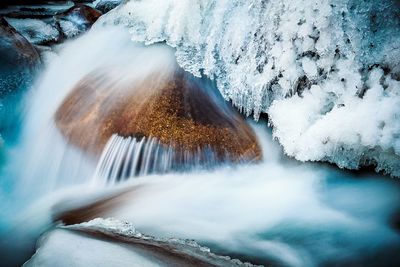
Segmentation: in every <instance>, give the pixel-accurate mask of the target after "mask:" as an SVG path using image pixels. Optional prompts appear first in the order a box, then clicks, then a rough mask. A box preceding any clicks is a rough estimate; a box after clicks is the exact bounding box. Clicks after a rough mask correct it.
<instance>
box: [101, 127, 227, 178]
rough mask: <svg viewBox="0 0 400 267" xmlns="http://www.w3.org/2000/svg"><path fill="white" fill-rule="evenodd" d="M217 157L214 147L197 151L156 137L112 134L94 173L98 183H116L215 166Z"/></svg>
mask: <svg viewBox="0 0 400 267" xmlns="http://www.w3.org/2000/svg"><path fill="white" fill-rule="evenodd" d="M217 159H218V156H217V154H216V153H215V152H213V150H212V149H211V147H205V148H200V147H199V148H198V149H197V151H196V152H191V151H186V150H179V149H175V147H174V146H173V145H164V144H161V143H160V142H159V141H158V140H157V139H156V138H154V137H141V138H136V137H122V136H119V135H117V134H114V135H112V136H111V138H110V139H109V140H108V142H107V144H106V146H105V147H104V149H103V152H102V154H101V157H100V160H99V162H98V165H97V168H96V172H95V175H94V183H95V184H102V185H104V184H116V183H118V182H120V181H123V180H127V179H128V178H131V177H137V176H144V175H149V174H153V173H158V174H163V173H168V172H171V171H188V170H192V169H196V168H205V169H208V168H212V167H213V166H215V164H216V162H220V163H221V160H220V159H219V160H217Z"/></svg>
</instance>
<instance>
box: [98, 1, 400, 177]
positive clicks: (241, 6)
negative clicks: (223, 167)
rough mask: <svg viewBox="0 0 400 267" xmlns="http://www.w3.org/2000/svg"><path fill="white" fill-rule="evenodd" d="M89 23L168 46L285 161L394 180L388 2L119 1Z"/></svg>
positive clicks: (395, 57)
mask: <svg viewBox="0 0 400 267" xmlns="http://www.w3.org/2000/svg"><path fill="white" fill-rule="evenodd" d="M99 24H124V25H126V26H127V27H128V28H129V30H130V32H131V35H132V39H133V40H134V41H141V42H145V43H154V42H161V41H166V42H167V43H168V44H169V45H171V46H173V47H175V48H176V49H177V50H176V56H177V59H178V62H179V64H180V65H181V66H182V67H183V68H185V69H186V70H188V71H190V72H192V73H193V74H194V75H197V76H201V75H206V76H208V77H210V78H213V79H215V80H216V82H217V85H218V88H219V89H220V91H221V92H222V94H223V96H224V97H225V98H226V99H228V100H231V101H232V103H233V104H234V105H235V106H237V107H238V108H239V109H240V110H241V111H242V112H244V113H245V114H246V115H253V116H254V117H255V119H258V117H259V115H260V113H261V112H267V113H268V114H269V116H270V122H271V124H272V125H273V127H274V136H275V137H276V138H277V139H278V140H279V141H280V143H281V144H282V145H283V146H284V148H285V152H286V153H287V154H288V155H290V156H293V157H295V158H297V159H299V160H302V161H306V160H315V161H320V160H323V161H330V162H333V163H336V164H337V165H339V166H340V167H346V168H352V169H354V168H358V167H360V166H362V165H371V164H373V165H376V166H377V170H382V171H384V172H387V173H390V174H392V175H394V176H400V164H399V162H400V147H399V146H400V143H399V142H400V131H399V127H400V125H399V124H400V123H399V120H398V117H399V116H400V105H399V104H400V103H399V101H400V96H399V93H400V92H399V91H400V83H399V80H400V31H399V30H400V4H399V2H398V1H395V0H381V1H379V0H378V1H372V0H370V1H362V2H360V1H358V0H347V1H339V0H311V1H309V0H303V1H301V0H299V1H291V0H270V1H260V0H252V1H248V0H235V1H231V0H218V1H217V0H203V1H193V0H182V1H174V0H166V1H162V3H160V1H156V0H148V1H128V2H127V3H126V4H124V5H122V6H120V7H119V8H117V9H116V10H113V11H112V12H110V13H109V14H108V15H106V16H104V17H103V18H102V19H101V21H100V22H99V23H98V25H99Z"/></svg>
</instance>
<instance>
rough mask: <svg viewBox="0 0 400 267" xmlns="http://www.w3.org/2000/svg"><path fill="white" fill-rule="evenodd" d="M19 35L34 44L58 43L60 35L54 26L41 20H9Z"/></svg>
mask: <svg viewBox="0 0 400 267" xmlns="http://www.w3.org/2000/svg"><path fill="white" fill-rule="evenodd" d="M7 21H8V23H10V24H11V26H13V27H14V28H15V29H16V30H17V31H18V32H19V33H21V34H22V35H23V36H24V37H25V38H26V39H27V40H28V41H29V42H31V43H33V44H45V43H48V42H54V41H57V40H58V38H59V35H60V33H59V32H58V30H57V29H56V27H54V25H52V24H50V23H47V22H45V21H42V20H39V19H11V18H10V19H7Z"/></svg>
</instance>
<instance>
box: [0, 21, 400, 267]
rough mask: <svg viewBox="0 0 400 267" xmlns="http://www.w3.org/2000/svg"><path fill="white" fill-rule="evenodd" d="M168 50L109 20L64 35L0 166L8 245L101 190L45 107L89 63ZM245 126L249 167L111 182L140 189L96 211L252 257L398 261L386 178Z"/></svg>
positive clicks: (119, 61)
mask: <svg viewBox="0 0 400 267" xmlns="http://www.w3.org/2000/svg"><path fill="white" fill-rule="evenodd" d="M138 51H140V53H138ZM149 54H150V55H152V56H151V57H150V60H149V57H148V56H149ZM171 55H172V53H171V51H170V50H167V52H166V51H165V50H164V49H161V48H155V49H150V50H147V48H143V47H138V46H136V45H134V44H133V43H132V42H131V40H130V38H129V36H128V35H127V34H126V33H125V32H124V31H123V30H121V29H119V28H117V29H102V28H97V29H96V30H94V31H92V32H90V33H88V34H86V35H84V36H82V37H81V38H79V39H78V40H76V41H73V42H70V43H67V44H65V46H64V47H63V48H61V50H60V51H59V55H58V56H55V57H54V58H53V59H52V60H51V62H50V64H49V65H48V66H47V68H46V70H45V71H44V73H43V75H42V77H41V79H39V81H38V83H37V88H36V90H34V91H32V94H31V95H30V96H29V97H28V104H27V105H28V107H29V108H28V109H27V118H26V120H25V123H26V125H25V127H24V132H23V135H22V137H21V144H20V146H19V147H17V148H16V149H15V150H14V151H12V158H11V159H10V164H9V166H8V169H7V172H6V174H2V178H3V177H5V179H10V180H11V181H15V182H14V185H13V189H12V190H10V192H9V193H8V194H9V196H10V197H9V198H8V199H6V200H5V201H4V202H3V201H2V203H1V204H0V205H2V206H1V218H2V220H5V221H6V223H9V224H13V227H14V229H12V230H13V231H14V232H13V231H11V230H10V228H6V229H7V230H9V231H10V232H9V233H8V235H7V238H4V239H2V241H4V240H6V241H8V243H7V246H8V247H9V249H10V248H11V249H10V250H11V251H13V248H15V247H18V246H19V245H21V246H23V245H24V244H23V243H24V242H26V238H27V236H28V235H26V231H28V232H29V231H30V230H31V228H35V229H34V230H35V231H38V229H39V230H40V231H43V228H44V227H46V226H47V223H48V224H50V223H51V221H50V219H51V214H52V207H53V205H54V204H55V203H68V200H71V199H72V200H74V201H77V202H85V201H87V199H86V198H87V197H90V196H91V194H92V193H96V194H99V193H102V192H103V191H108V190H113V189H112V188H108V189H107V188H106V189H105V188H104V186H103V185H102V186H100V187H93V186H92V184H91V178H92V177H93V174H94V172H95V165H96V162H97V159H91V158H90V157H88V156H87V155H85V154H83V153H81V152H79V151H78V150H77V149H75V148H74V147H72V146H69V145H67V144H66V142H65V140H64V139H63V137H62V136H61V135H60V133H58V131H57V130H56V128H55V126H54V123H53V115H54V113H55V111H56V109H57V107H58V106H59V104H60V103H61V101H62V100H63V99H64V97H65V96H66V95H67V93H68V92H69V90H70V89H71V88H73V86H74V85H75V84H76V83H77V82H78V81H79V80H80V79H81V78H82V77H83V76H85V75H87V74H88V73H91V72H92V71H94V70H96V69H98V68H99V67H104V66H110V65H111V66H112V67H119V68H118V70H119V71H120V73H119V74H120V75H122V76H121V77H123V75H124V74H125V73H131V72H132V71H137V75H138V76H141V75H143V74H145V73H146V72H147V71H148V70H149V69H152V68H153V67H154V64H156V63H157V62H159V60H160V59H161V60H163V62H164V63H165V64H166V65H167V66H169V64H173V63H171V61H170V59H171V58H170V56H171ZM151 59H154V60H151ZM144 60H145V61H144ZM143 62H146V64H144V63H143ZM157 64H158V63H157ZM130 81H131V80H129V81H122V82H130ZM257 134H258V137H259V139H260V141H261V143H262V147H263V150H264V155H265V157H264V162H262V163H261V164H258V165H244V166H238V167H229V166H226V167H224V168H221V169H218V170H214V171H196V172H193V173H186V174H173V173H172V174H168V175H153V176H145V177H141V178H139V179H134V180H131V181H129V182H128V183H125V184H120V185H119V188H122V189H123V188H128V187H130V186H135V185H142V186H143V187H142V188H141V189H140V190H139V191H138V192H137V194H134V195H133V196H132V198H131V199H128V201H126V202H125V203H121V204H120V206H118V207H117V208H115V209H113V210H110V211H109V212H108V214H107V215H108V216H115V217H117V218H118V219H121V220H125V221H130V222H132V223H133V224H134V225H135V226H137V228H138V229H139V230H140V231H141V232H145V233H149V234H156V235H159V236H169V237H182V238H195V239H196V240H198V241H199V242H202V243H203V244H208V245H209V246H212V247H214V248H215V249H217V250H218V251H221V252H223V254H227V253H238V254H241V255H244V256H246V257H249V258H250V259H257V260H261V261H262V262H269V261H270V260H271V259H274V260H276V261H278V262H282V263H283V264H285V265H289V266H318V265H321V264H322V263H327V262H330V263H332V262H335V263H336V262H339V263H340V262H347V261H358V262H360V259H361V258H362V259H364V262H363V263H365V264H364V266H367V265H368V264H371V265H374V264H376V263H377V262H380V261H383V260H385V259H386V255H388V258H392V260H393V261H394V262H396V261H397V262H398V261H399V259H397V258H394V257H395V256H396V253H394V252H395V251H397V250H398V249H399V248H400V237H399V234H398V232H396V230H395V229H393V227H392V226H391V224H390V222H391V220H392V216H393V215H394V213H395V212H397V211H398V208H399V207H398V206H397V203H399V201H400V199H399V196H400V191H399V185H398V182H397V181H395V180H389V179H387V178H383V177H376V176H368V175H364V176H363V177H362V179H357V178H355V177H353V176H351V175H350V174H348V173H344V172H339V171H337V170H334V169H330V168H327V167H322V166H320V165H305V164H298V163H294V162H292V161H290V160H288V159H287V158H285V157H283V155H282V152H281V150H280V149H279V147H278V146H277V144H275V143H274V142H273V141H272V135H271V133H269V132H268V131H267V130H266V126H264V125H259V126H258V127H257ZM131 141H132V140H131ZM133 143H134V142H130V144H133ZM135 146H136V143H135ZM124 147H125V149H126V148H128V149H129V145H125V146H124ZM104 169H107V168H104ZM104 169H103V170H104ZM28 204H29V205H32V207H29V208H28V209H26V210H24V208H25V207H26V206H28ZM24 231H25V232H24ZM39 233H40V232H39ZM1 234H2V233H1ZM36 234H38V232H36ZM2 245H3V244H2ZM13 246H15V247H13ZM102 248H103V247H102ZM72 249H73V248H72ZM92 249H95V248H92ZM392 250H393V251H394V252H393V251H392ZM4 251H7V250H4ZM72 251H73V250H72ZM374 253H377V256H376V258H375V259H374V258H373V256H375V255H374ZM385 253H387V254H385ZM397 256H398V255H397Z"/></svg>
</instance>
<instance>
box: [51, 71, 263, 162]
mask: <svg viewBox="0 0 400 267" xmlns="http://www.w3.org/2000/svg"><path fill="white" fill-rule="evenodd" d="M211 89H214V88H202V83H201V81H199V80H198V79H197V80H196V78H194V77H191V76H190V74H188V73H185V72H184V71H182V70H176V71H175V72H173V73H172V74H171V75H169V74H167V75H166V74H160V73H157V72H155V73H153V74H152V75H149V76H147V77H145V78H143V79H141V80H140V81H136V82H134V83H132V84H129V85H126V84H125V85H123V84H122V83H120V82H118V81H117V80H113V78H112V75H108V74H107V73H105V74H101V73H100V72H98V73H97V74H91V75H89V76H87V77H86V78H84V79H83V80H82V81H81V82H79V84H78V85H77V86H76V87H75V88H74V89H73V90H72V92H71V93H70V94H69V95H68V96H67V97H66V99H65V100H64V102H63V103H62V105H61V106H60V107H59V109H58V111H57V113H56V115H55V121H56V124H57V126H58V128H59V129H60V130H61V132H62V133H63V134H64V135H65V136H66V137H67V138H68V139H69V141H70V142H71V143H73V144H74V145H77V146H79V147H81V148H84V149H86V150H89V151H92V152H96V153H99V152H100V151H101V150H102V149H103V147H104V145H105V144H106V142H107V140H108V139H109V138H110V137H111V135H112V134H115V133H116V134H118V135H120V136H126V137H127V136H135V137H142V136H147V137H150V136H151V137H155V138H157V139H158V140H159V141H160V142H161V143H162V144H165V145H172V146H173V147H174V148H175V149H177V150H181V151H189V152H193V153H196V152H197V151H198V150H199V149H202V148H210V149H212V150H213V151H214V152H215V153H217V155H218V158H221V159H223V158H224V159H227V158H228V159H229V160H233V161H242V160H245V161H257V160H259V159H261V149H260V146H259V144H258V142H257V138H256V136H255V134H254V132H253V130H252V129H251V128H250V127H249V125H248V124H247V123H246V121H245V120H244V119H243V118H242V117H241V116H240V114H238V112H237V111H236V110H234V109H233V108H232V107H230V106H229V105H227V104H226V103H225V101H224V100H223V99H222V97H221V96H220V95H216V92H215V89H214V92H211V91H209V90H211Z"/></svg>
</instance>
